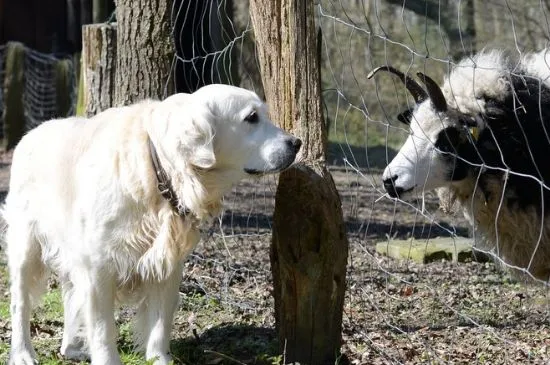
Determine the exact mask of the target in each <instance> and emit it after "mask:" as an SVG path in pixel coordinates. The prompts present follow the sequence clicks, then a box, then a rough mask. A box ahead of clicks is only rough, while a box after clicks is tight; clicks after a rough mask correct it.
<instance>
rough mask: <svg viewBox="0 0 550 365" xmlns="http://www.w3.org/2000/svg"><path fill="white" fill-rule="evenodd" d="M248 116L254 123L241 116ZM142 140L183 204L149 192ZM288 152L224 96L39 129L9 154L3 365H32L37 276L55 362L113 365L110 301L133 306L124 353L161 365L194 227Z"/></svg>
mask: <svg viewBox="0 0 550 365" xmlns="http://www.w3.org/2000/svg"><path fill="white" fill-rule="evenodd" d="M251 115H252V116H253V117H254V115H255V117H254V118H250V116H251ZM148 137H149V138H150V139H151V140H152V142H153V143H154V145H155V146H156V149H157V151H158V155H159V159H160V162H161V164H162V166H163V167H164V169H165V170H166V172H167V174H168V176H169V177H170V179H171V182H172V185H173V186H174V190H175V191H176V194H177V197H178V199H179V201H180V203H181V204H182V205H184V206H185V207H186V208H188V209H189V210H190V211H191V214H190V215H189V216H187V217H186V218H184V219H182V217H180V216H178V215H177V214H176V213H175V212H174V210H173V209H172V207H171V206H170V204H169V203H168V201H166V200H165V199H164V198H163V197H162V196H161V195H160V193H159V191H158V189H157V180H156V175H155V173H154V170H153V166H152V163H151V157H150V154H149V149H148V142H147V141H148ZM300 144H301V142H300V140H298V139H297V138H294V137H292V136H290V135H288V134H287V133H285V132H284V131H282V130H281V129H279V128H278V127H276V126H274V125H273V124H272V123H271V121H270V120H269V119H268V117H267V110H266V106H265V105H264V103H262V101H261V100H260V99H259V98H258V97H257V96H256V94H254V93H252V92H250V91H247V90H244V89H240V88H236V87H231V86H225V85H210V86H206V87H204V88H202V89H200V90H198V91H197V92H195V93H194V94H176V95H173V96H171V97H169V98H167V99H166V100H164V101H153V100H147V101H143V102H141V103H138V104H135V105H132V106H128V107H121V108H112V109H109V110H107V111H105V112H103V113H100V114H98V115H97V116H95V117H93V118H90V119H84V118H68V119H61V120H53V121H49V122H46V123H44V124H42V125H40V126H39V127H37V128H36V129H34V130H32V131H31V132H29V133H28V134H27V135H26V136H25V137H24V138H23V139H22V141H21V142H20V143H19V145H18V146H17V148H16V149H15V151H14V155H13V163H12V170H11V181H10V190H9V194H8V196H7V198H6V204H5V206H4V210H3V215H4V218H5V220H6V222H7V225H8V226H7V232H6V241H7V251H8V259H9V269H10V276H11V313H12V339H11V356H10V364H15V365H22V364H34V363H35V361H36V355H35V352H34V350H33V347H32V344H31V338H30V323H29V321H30V316H31V306H32V304H33V303H35V302H36V301H37V300H38V299H39V296H40V294H41V293H42V290H43V289H44V284H45V281H46V280H47V278H48V273H49V271H50V270H53V271H55V272H56V273H57V274H58V276H59V278H60V280H61V285H62V289H63V302H64V316H65V318H64V326H65V327H64V333H63V341H62V344H61V353H62V354H63V355H64V356H66V357H69V358H75V359H83V358H88V357H91V361H92V364H101V365H104V364H120V363H121V362H120V358H119V355H118V353H117V349H116V336H117V331H116V327H115V320H114V308H115V302H117V301H121V302H128V301H130V302H132V303H134V304H137V306H138V309H137V318H136V329H135V334H136V340H137V341H136V342H137V344H138V345H140V346H141V347H142V349H143V350H144V351H145V355H146V358H147V359H156V362H155V363H156V364H166V363H168V362H169V361H170V356H169V354H168V345H169V334H170V330H171V326H172V318H173V314H174V311H175V310H176V307H177V303H178V287H179V282H180V278H181V269H182V262H183V260H184V259H185V257H186V256H187V255H188V254H189V253H190V252H191V251H192V250H193V248H194V247H195V246H196V244H197V243H198V241H199V234H198V224H199V223H200V222H201V221H203V220H205V219H208V218H209V217H212V216H214V215H217V214H218V213H219V211H220V202H221V198H222V195H223V194H224V193H225V192H227V190H228V189H230V187H231V186H232V185H233V184H235V183H236V182H238V181H239V180H240V179H242V178H243V177H245V176H247V175H249V173H254V174H263V173H272V172H278V171H280V170H282V169H284V168H286V167H288V166H289V165H290V164H291V163H292V162H293V161H294V159H295V157H296V153H297V152H298V150H299V148H300Z"/></svg>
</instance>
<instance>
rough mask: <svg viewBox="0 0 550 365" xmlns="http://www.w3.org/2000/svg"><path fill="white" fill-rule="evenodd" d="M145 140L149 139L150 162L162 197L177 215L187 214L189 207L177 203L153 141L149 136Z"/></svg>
mask: <svg viewBox="0 0 550 365" xmlns="http://www.w3.org/2000/svg"><path fill="white" fill-rule="evenodd" d="M147 140H148V141H149V154H150V155H151V162H152V163H153V168H154V169H155V175H156V176H157V187H158V189H159V192H160V195H162V196H163V197H164V199H166V200H168V202H169V203H170V205H171V206H172V208H173V209H174V211H175V212H176V213H178V215H180V216H182V217H185V216H187V215H189V214H190V213H191V211H190V210H189V208H186V207H184V206H180V204H179V200H178V196H177V195H176V193H175V192H174V188H173V187H172V183H171V182H170V178H169V177H168V175H167V174H166V171H165V170H164V168H162V165H161V164H160V160H159V156H158V154H157V149H156V148H155V145H154V144H153V141H151V138H150V137H147Z"/></svg>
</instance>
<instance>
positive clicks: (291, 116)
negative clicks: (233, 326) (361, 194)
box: [250, 0, 348, 365]
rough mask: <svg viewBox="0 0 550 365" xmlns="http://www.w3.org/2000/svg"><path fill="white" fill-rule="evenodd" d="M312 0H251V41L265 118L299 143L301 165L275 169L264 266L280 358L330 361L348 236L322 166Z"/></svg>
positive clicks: (315, 363) (336, 342) (312, 363)
mask: <svg viewBox="0 0 550 365" xmlns="http://www.w3.org/2000/svg"><path fill="white" fill-rule="evenodd" d="M313 6H314V2H313V1H310V0H280V1H263V0H251V1H250V13H251V18H252V24H253V27H254V34H255V37H256V47H257V50H258V59H259V64H260V69H261V74H262V81H263V86H264V90H265V95H266V99H267V102H268V104H269V109H270V111H271V115H272V119H274V120H275V121H277V122H278V123H279V124H280V125H281V126H282V127H284V128H285V129H286V130H288V131H291V132H293V133H295V134H297V135H298V136H299V137H300V138H301V139H302V141H303V147H302V151H301V155H302V158H303V161H302V163H301V164H300V165H299V166H297V167H294V168H291V169H289V170H287V171H285V172H283V173H282V174H281V175H280V178H279V185H278V188H277V193H276V202H275V212H274V224H273V242H272V246H271V270H272V273H273V282H274V296H275V320H276V326H277V332H278V337H279V346H280V350H281V352H283V351H284V352H285V354H286V362H295V361H297V362H299V363H300V364H309V365H321V364H331V365H334V364H335V363H336V359H337V358H338V356H339V354H340V347H341V340H342V335H341V330H342V312H343V305H344V291H345V281H346V264H347V255H348V241H347V238H346V232H345V225H344V220H343V214H342V207H341V202H340V197H339V195H338V192H337V190H336V187H335V184H334V181H333V180H332V176H331V175H330V173H329V172H328V170H327V168H326V167H325V156H326V145H327V131H326V128H325V126H324V121H323V117H322V108H321V88H320V77H319V74H320V73H319V57H318V51H317V31H316V28H315V21H314V14H313V10H314V9H313Z"/></svg>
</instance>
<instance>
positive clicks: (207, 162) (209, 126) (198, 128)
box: [187, 113, 216, 169]
mask: <svg viewBox="0 0 550 365" xmlns="http://www.w3.org/2000/svg"><path fill="white" fill-rule="evenodd" d="M213 120H214V118H213V117H212V116H210V115H209V114H208V113H205V114H202V113H201V114H199V115H195V117H194V118H193V119H192V124H193V130H192V131H189V132H188V135H187V138H190V141H188V142H189V143H188V144H187V146H188V148H189V150H188V151H189V154H188V161H189V163H191V164H192V165H193V166H196V167H198V168H201V169H209V168H212V167H214V165H215V164H216V154H215V152H214V135H215V131H214V126H213Z"/></svg>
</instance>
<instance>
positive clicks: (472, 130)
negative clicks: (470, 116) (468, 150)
mask: <svg viewBox="0 0 550 365" xmlns="http://www.w3.org/2000/svg"><path fill="white" fill-rule="evenodd" d="M470 134H471V135H472V138H473V139H474V141H476V142H477V139H478V138H479V128H478V127H472V128H470Z"/></svg>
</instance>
